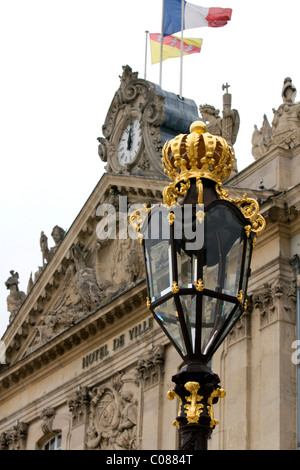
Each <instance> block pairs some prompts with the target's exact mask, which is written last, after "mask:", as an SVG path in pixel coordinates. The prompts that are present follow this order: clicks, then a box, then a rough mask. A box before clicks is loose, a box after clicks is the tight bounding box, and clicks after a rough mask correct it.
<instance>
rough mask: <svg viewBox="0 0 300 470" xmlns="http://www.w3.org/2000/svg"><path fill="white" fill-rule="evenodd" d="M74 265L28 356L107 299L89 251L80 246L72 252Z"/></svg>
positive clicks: (68, 269) (65, 277)
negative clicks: (91, 262) (91, 261)
mask: <svg viewBox="0 0 300 470" xmlns="http://www.w3.org/2000/svg"><path fill="white" fill-rule="evenodd" d="M70 254H71V260H72V262H71V264H70V265H69V267H68V268H67V269H66V272H65V275H64V280H63V283H62V288H61V292H60V294H59V296H58V299H57V300H56V302H55V304H54V305H53V307H52V308H51V309H50V311H49V312H48V313H47V314H46V315H45V317H44V318H43V319H42V321H41V323H40V324H39V325H37V327H36V329H37V332H38V334H37V336H36V338H35V340H34V342H33V344H31V346H30V348H29V350H28V352H31V351H32V350H34V349H36V348H37V347H38V346H41V345H42V344H44V343H46V342H47V341H49V340H50V339H51V338H52V337H53V336H55V335H57V334H59V333H60V332H61V331H63V330H65V329H66V328H68V327H69V326H71V325H73V324H74V323H75V322H76V321H78V320H79V319H80V318H82V317H84V316H85V315H87V314H88V313H89V312H93V311H95V309H96V308H97V306H98V305H99V302H100V301H101V300H102V299H103V297H104V292H103V290H102V289H101V288H100V286H99V285H98V282H97V278H96V272H95V268H94V267H93V266H92V265H90V264H89V263H88V262H87V256H88V251H87V250H86V249H85V247H83V246H82V245H81V244H77V245H72V247H71V248H70Z"/></svg>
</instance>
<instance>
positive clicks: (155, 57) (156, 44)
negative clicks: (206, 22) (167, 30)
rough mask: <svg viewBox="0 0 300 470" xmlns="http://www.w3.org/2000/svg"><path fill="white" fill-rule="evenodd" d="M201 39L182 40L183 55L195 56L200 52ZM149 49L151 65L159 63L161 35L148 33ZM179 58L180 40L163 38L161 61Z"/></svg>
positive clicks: (173, 37)
mask: <svg viewBox="0 0 300 470" xmlns="http://www.w3.org/2000/svg"><path fill="white" fill-rule="evenodd" d="M202 41H203V40H202V39H200V38H184V39H183V55H188V54H195V53H197V52H200V51H201V46H202ZM150 48H151V59H152V64H157V63H158V62H160V53H161V34H159V33H150ZM180 56H181V39H180V38H179V37H177V36H173V35H172V36H165V37H164V38H163V51H162V60H166V59H171V58H172V57H180Z"/></svg>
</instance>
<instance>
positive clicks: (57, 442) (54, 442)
mask: <svg viewBox="0 0 300 470" xmlns="http://www.w3.org/2000/svg"><path fill="white" fill-rule="evenodd" d="M44 450H61V434H56V436H53V437H51V439H49V441H47V442H46V444H45V445H44Z"/></svg>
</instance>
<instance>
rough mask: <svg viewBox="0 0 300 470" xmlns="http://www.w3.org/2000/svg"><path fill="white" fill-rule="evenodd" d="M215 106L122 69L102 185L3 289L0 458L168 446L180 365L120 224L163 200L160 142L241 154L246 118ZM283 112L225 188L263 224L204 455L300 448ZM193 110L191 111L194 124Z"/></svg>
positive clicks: (293, 107)
mask: <svg viewBox="0 0 300 470" xmlns="http://www.w3.org/2000/svg"><path fill="white" fill-rule="evenodd" d="M224 88H225V90H226V92H225V94H224V110H223V117H220V116H219V114H218V112H217V111H216V110H215V109H214V107H213V106H208V105H205V106H200V109H198V106H197V105H196V104H195V103H194V101H192V100H188V99H183V100H180V99H179V98H178V97H177V96H176V95H174V94H172V93H168V92H165V91H164V90H162V89H161V88H160V87H158V86H157V85H154V84H153V83H151V82H148V81H146V80H142V79H139V78H138V75H137V74H136V73H133V72H132V70H131V69H130V67H128V66H126V67H124V68H123V74H122V76H121V81H120V88H119V89H118V90H117V92H116V94H115V96H114V97H113V100H112V103H111V106H110V108H109V110H108V113H107V117H106V120H105V123H104V125H103V137H101V138H99V139H98V140H99V156H100V158H101V159H102V160H103V161H105V162H106V173H105V174H104V175H103V176H102V177H101V179H100V181H99V183H98V184H97V186H96V187H95V189H94V190H93V192H92V194H91V195H90V197H89V199H88V200H87V202H86V204H85V205H84V207H83V208H82V209H81V210H80V212H79V215H78V216H77V218H76V219H75V221H74V222H73V224H72V226H71V228H70V229H69V231H68V232H67V233H64V232H63V231H62V230H61V229H60V228H59V227H54V229H53V232H52V237H53V241H54V246H53V247H50V248H49V247H48V241H47V237H46V235H45V234H44V233H41V250H42V253H43V259H44V263H43V266H41V267H39V268H38V270H37V272H36V273H35V276H34V278H33V279H30V283H29V287H28V292H27V293H26V294H25V293H23V292H20V291H19V289H18V275H17V273H15V272H14V271H12V272H11V273H10V276H9V278H8V279H7V281H6V285H7V288H8V289H9V292H10V293H9V296H8V298H7V305H8V310H9V312H10V320H9V325H8V327H7V330H6V332H5V334H4V336H3V338H2V341H3V343H2V344H5V355H6V358H5V359H6V360H5V361H2V362H5V363H4V364H1V365H0V436H1V443H0V446H1V449H2V450H16V449H20V450H25V449H26V450H40V449H63V450H96V449H97V450H136V449H138V450H148V449H151V450H174V449H177V448H178V434H177V429H176V427H174V426H172V422H173V421H174V420H175V418H176V415H177V410H178V403H176V401H175V400H174V401H168V400H167V398H166V395H167V392H168V390H170V389H172V388H173V385H174V384H173V382H172V376H173V375H174V374H176V373H177V372H178V370H179V369H180V367H181V366H182V364H181V359H180V357H179V355H178V353H177V352H176V351H175V350H174V348H173V346H172V345H171V344H170V342H169V340H168V338H167V337H166V336H165V335H164V333H163V332H162V330H161V329H160V328H159V326H158V325H157V324H156V322H155V321H154V319H153V317H152V315H151V313H150V311H149V310H148V308H147V303H146V298H147V292H146V285H145V276H144V263H143V256H142V252H141V247H140V244H139V240H138V239H137V236H136V234H134V233H133V232H130V228H129V227H128V223H127V221H128V215H129V214H130V212H131V211H132V210H134V209H135V208H136V207H137V206H136V205H137V204H139V205H140V204H143V203H145V202H146V203H148V204H155V203H160V202H161V201H162V191H163V188H164V187H165V186H166V185H167V184H168V180H167V179H166V175H165V174H164V172H163V168H162V165H161V150H162V146H163V144H164V142H165V141H166V140H169V139H171V138H173V137H174V136H175V135H177V134H179V133H188V132H189V126H190V124H191V123H192V122H193V121H195V120H205V121H206V123H207V126H208V131H209V132H211V133H213V134H217V135H222V136H223V137H225V138H226V140H227V141H228V142H229V143H230V144H232V145H234V143H235V140H236V137H237V133H238V128H239V115H238V112H237V111H236V110H232V109H231V100H230V98H231V96H230V95H229V93H228V87H226V86H225V87H224ZM294 91H295V89H294V86H293V84H292V82H291V80H290V79H286V80H285V82H284V87H283V95H282V96H283V104H282V105H281V106H280V108H279V109H278V110H277V111H275V112H274V120H273V122H272V125H270V124H269V123H268V122H267V120H266V119H265V120H264V123H263V126H262V128H261V129H260V130H258V129H257V128H256V129H255V132H254V135H253V156H254V158H255V161H254V163H253V164H252V165H250V166H249V167H247V168H246V169H245V170H243V171H241V172H237V168H235V169H234V171H233V173H232V176H231V177H230V179H229V180H228V181H227V182H226V187H227V189H228V190H229V191H230V196H231V197H232V198H239V197H242V196H243V194H244V193H245V192H246V193H247V195H248V196H249V197H253V198H255V199H257V200H259V202H260V206H261V209H260V212H261V213H262V215H263V216H264V217H265V219H266V222H267V226H266V229H265V231H264V232H263V233H262V234H261V235H260V236H259V237H258V239H257V242H256V246H255V249H254V255H253V260H252V275H251V278H250V284H249V289H248V290H249V292H248V293H249V299H248V304H247V305H248V307H247V310H246V312H245V313H244V314H243V315H242V317H241V318H240V320H239V321H238V324H237V325H236V326H235V328H234V330H233V331H232V332H231V333H230V334H229V335H228V337H227V338H226V340H225V341H224V343H223V344H222V345H221V347H220V348H219V350H218V351H217V353H216V354H215V356H214V358H213V361H212V369H213V371H214V372H216V373H218V375H219V376H220V379H221V386H222V388H224V389H225V390H226V397H225V398H223V399H222V400H220V401H219V403H218V404H217V405H216V406H215V410H214V412H215V417H216V418H217V419H218V421H219V424H218V426H217V427H216V428H215V430H214V432H213V434H212V438H211V439H210V441H209V448H210V449H220V450H225V449H234V450H246V449H251V450H252V449H258V450H259V449H276V450H277V449H284V450H290V449H296V448H297V426H298V420H297V395H298V393H297V390H298V387H297V339H298V338H297V311H298V301H297V299H298V297H297V292H298V284H297V279H298V253H299V244H300V226H299V217H298V213H299V209H300V207H299V206H300V193H299V181H300V170H299V164H298V162H299V158H300V113H299V109H300V105H298V104H297V103H295V100H294ZM199 111H200V114H199Z"/></svg>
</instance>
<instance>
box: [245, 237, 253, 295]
mask: <svg viewBox="0 0 300 470" xmlns="http://www.w3.org/2000/svg"><path fill="white" fill-rule="evenodd" d="M252 243H253V242H252V239H251V238H248V240H247V245H246V254H245V267H244V272H243V282H242V290H243V292H246V289H247V284H248V273H249V270H250V261H251V252H252Z"/></svg>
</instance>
